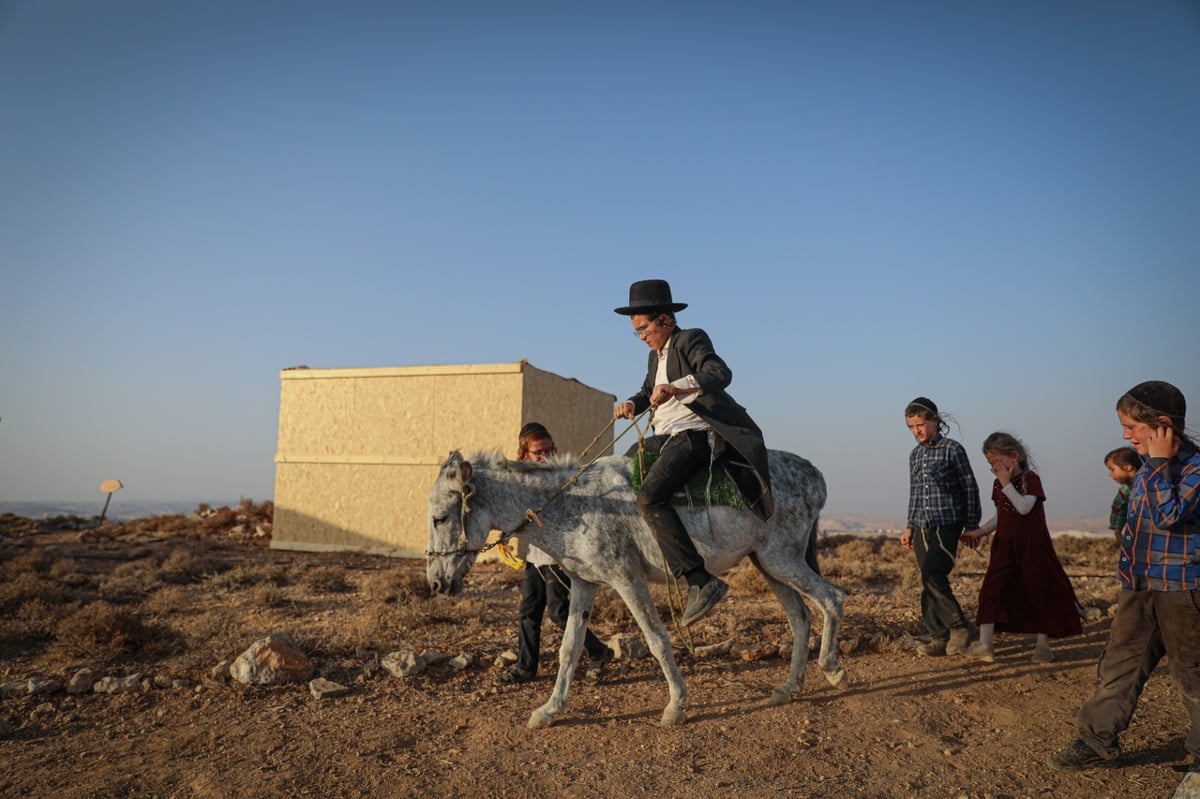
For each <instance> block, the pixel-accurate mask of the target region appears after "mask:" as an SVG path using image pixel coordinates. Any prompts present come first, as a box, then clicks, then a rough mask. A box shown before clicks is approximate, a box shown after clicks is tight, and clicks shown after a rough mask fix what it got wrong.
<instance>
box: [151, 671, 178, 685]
mask: <svg viewBox="0 0 1200 799" xmlns="http://www.w3.org/2000/svg"><path fill="white" fill-rule="evenodd" d="M173 683H174V681H173V680H172V679H171V678H170V677H168V676H167V675H165V674H155V675H154V687H155V688H172V687H174V685H173Z"/></svg>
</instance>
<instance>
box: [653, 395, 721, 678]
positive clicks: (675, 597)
mask: <svg viewBox="0 0 1200 799" xmlns="http://www.w3.org/2000/svg"><path fill="white" fill-rule="evenodd" d="M653 421H654V409H653V408H651V409H650V416H649V417H647V418H646V429H647V430H649V429H650V425H651V423H652V422H653ZM645 458H646V440H645V436H644V435H643V431H642V428H640V427H639V428H638V482H639V483H640V482H641V480H642V479H644V478H645V476H646V460H645ZM709 523H710V524H711V520H710V522H709ZM650 537H651V538H653V539H654V543H655V545H658V539H657V538H655V537H654V535H653V531H651V536H650ZM658 554H659V557H661V558H662V571H663V580H664V581H665V582H666V584H667V610H669V611H670V612H671V624H672V625H674V627H675V632H676V634H677V635H678V636H679V640H681V641H682V642H683V645H684V647H685V648H686V649H687V651H688V654H689V655H691V656H692V657H695V656H696V647H695V645H694V644H693V643H692V634H691V631H690V630H689V629H688V628H687V627H686V626H685V625H684V624H683V611H684V609H685V605H686V602H685V599H684V597H683V595H682V594H681V593H680V591H679V580H678V579H676V577H675V575H673V574H672V573H671V567H670V566H669V565H668V564H667V555H666V553H665V552H663V550H662V547H661V546H659V547H658Z"/></svg>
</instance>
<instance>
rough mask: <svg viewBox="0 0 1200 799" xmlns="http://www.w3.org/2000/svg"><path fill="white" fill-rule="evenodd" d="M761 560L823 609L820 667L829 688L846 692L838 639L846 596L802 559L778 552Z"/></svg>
mask: <svg viewBox="0 0 1200 799" xmlns="http://www.w3.org/2000/svg"><path fill="white" fill-rule="evenodd" d="M758 559H759V562H760V565H761V568H762V569H763V570H764V571H769V572H770V574H771V576H773V577H774V578H775V579H777V580H779V581H780V582H783V583H785V584H786V585H787V586H789V587H790V588H793V589H795V590H796V591H798V592H799V593H800V595H801V596H802V597H804V598H805V599H808V600H809V601H811V602H813V603H814V604H816V606H817V607H819V608H820V609H821V613H822V615H823V616H824V617H825V623H824V624H823V625H822V628H821V652H820V654H819V655H818V656H817V666H818V667H819V668H820V669H821V672H822V673H823V674H824V675H825V679H826V680H828V681H829V684H830V685H832V686H833V687H835V688H844V687H845V685H846V670H845V669H843V668H841V667H840V666H839V665H838V651H837V637H838V632H839V631H840V630H841V629H842V616H843V614H844V610H843V609H844V607H845V604H846V592H845V591H843V590H842V589H841V588H839V587H837V586H836V585H834V584H833V583H831V582H829V581H828V580H826V579H825V578H824V577H822V576H821V575H819V574H817V573H816V572H814V571H813V570H812V569H811V568H810V567H809V565H808V564H807V563H805V562H804V560H803V559H797V558H795V557H789V556H787V555H786V553H783V552H778V551H772V552H769V553H766V552H764V553H759V556H758ZM777 595H778V594H777ZM781 601H782V600H781ZM793 654H794V652H793Z"/></svg>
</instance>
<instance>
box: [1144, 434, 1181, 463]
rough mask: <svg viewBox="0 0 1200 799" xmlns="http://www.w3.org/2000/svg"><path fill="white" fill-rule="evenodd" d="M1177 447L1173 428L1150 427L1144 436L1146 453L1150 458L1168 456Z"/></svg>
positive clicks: (1173, 453) (1170, 455)
mask: <svg viewBox="0 0 1200 799" xmlns="http://www.w3.org/2000/svg"><path fill="white" fill-rule="evenodd" d="M1178 449H1179V443H1178V442H1177V441H1176V440H1175V430H1174V429H1172V428H1170V427H1151V428H1150V433H1149V434H1148V435H1147V436H1146V454H1147V455H1149V456H1150V457H1151V458H1170V457H1172V456H1174V455H1175V452H1176V451H1177V450H1178Z"/></svg>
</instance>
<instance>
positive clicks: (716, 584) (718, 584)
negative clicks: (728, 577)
mask: <svg viewBox="0 0 1200 799" xmlns="http://www.w3.org/2000/svg"><path fill="white" fill-rule="evenodd" d="M728 590H729V586H728V585H726V583H725V581H724V580H721V579H719V578H717V577H712V578H710V579H709V581H708V582H707V583H705V584H704V585H699V586H697V585H693V586H691V587H689V588H688V593H687V597H688V598H687V607H686V608H684V609H683V624H684V626H685V627H686V626H687V625H689V624H692V623H693V622H697V621H700V619H702V618H704V617H705V616H706V615H708V612H709V611H710V610H712V609H713V605H715V604H717V603H718V602H720V601H721V597H723V596H725V592H726V591H728Z"/></svg>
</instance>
